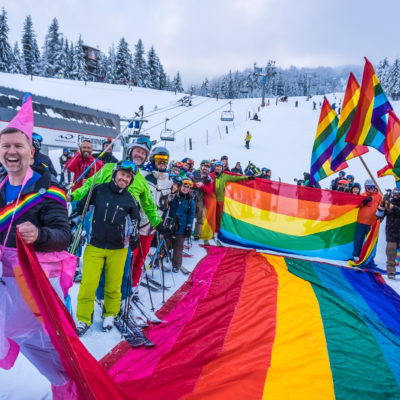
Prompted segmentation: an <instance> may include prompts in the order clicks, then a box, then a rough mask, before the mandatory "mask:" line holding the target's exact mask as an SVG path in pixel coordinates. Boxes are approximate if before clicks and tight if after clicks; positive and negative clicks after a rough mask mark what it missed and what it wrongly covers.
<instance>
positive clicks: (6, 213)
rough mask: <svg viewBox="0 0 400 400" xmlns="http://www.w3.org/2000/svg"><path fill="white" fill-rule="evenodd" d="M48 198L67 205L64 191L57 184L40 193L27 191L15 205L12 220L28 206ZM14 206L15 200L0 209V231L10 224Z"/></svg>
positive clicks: (25, 210)
mask: <svg viewBox="0 0 400 400" xmlns="http://www.w3.org/2000/svg"><path fill="white" fill-rule="evenodd" d="M46 198H50V199H53V200H56V201H58V202H59V203H61V204H62V205H64V206H65V207H66V206H67V203H66V201H67V198H66V195H65V192H64V191H63V190H62V189H60V188H58V187H57V186H50V187H49V188H48V189H47V190H46V191H45V192H43V193H40V191H39V192H36V193H29V194H27V195H25V196H23V197H22V198H21V199H20V200H19V202H18V204H17V207H16V210H15V216H14V221H15V220H17V219H18V218H19V217H20V216H21V215H23V214H24V213H26V212H27V211H28V210H29V209H30V208H32V207H34V206H35V205H36V204H39V203H40V202H42V201H43V200H44V199H46ZM14 208H15V201H13V202H12V203H10V204H7V205H6V206H5V207H3V208H2V209H1V210H0V232H3V231H4V230H5V229H7V228H8V227H9V225H10V222H11V219H12V215H13V212H14Z"/></svg>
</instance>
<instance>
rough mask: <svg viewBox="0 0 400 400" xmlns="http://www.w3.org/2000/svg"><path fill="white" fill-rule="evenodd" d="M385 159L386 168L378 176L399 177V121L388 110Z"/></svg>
mask: <svg viewBox="0 0 400 400" xmlns="http://www.w3.org/2000/svg"><path fill="white" fill-rule="evenodd" d="M385 158H386V161H387V166H385V167H384V168H382V169H381V170H379V171H378V176H379V177H381V176H384V175H389V174H392V175H394V176H397V177H399V176H400V121H399V119H398V118H397V116H396V114H395V113H394V112H393V111H392V110H389V119H388V128H387V134H386V139H385Z"/></svg>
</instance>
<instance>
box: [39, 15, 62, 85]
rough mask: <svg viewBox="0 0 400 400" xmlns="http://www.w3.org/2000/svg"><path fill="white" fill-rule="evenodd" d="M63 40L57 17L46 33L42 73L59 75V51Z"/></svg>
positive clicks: (51, 75)
mask: <svg viewBox="0 0 400 400" xmlns="http://www.w3.org/2000/svg"><path fill="white" fill-rule="evenodd" d="M61 50H62V49H61V40H60V33H59V25H58V21H57V18H54V19H53V21H52V23H51V25H50V26H49V30H48V32H47V35H46V39H45V43H44V51H43V60H42V67H43V71H42V74H43V75H44V76H48V77H53V76H58V73H59V70H58V65H57V58H58V53H59V52H60V51H61Z"/></svg>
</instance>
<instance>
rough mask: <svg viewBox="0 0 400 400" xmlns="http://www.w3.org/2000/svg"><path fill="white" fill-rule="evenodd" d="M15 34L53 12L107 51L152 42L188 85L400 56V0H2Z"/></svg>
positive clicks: (42, 23)
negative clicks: (272, 65) (255, 70)
mask: <svg viewBox="0 0 400 400" xmlns="http://www.w3.org/2000/svg"><path fill="white" fill-rule="evenodd" d="M0 5H1V6H3V7H5V9H6V11H7V13H8V21H9V27H10V32H9V39H10V42H11V43H12V44H13V43H14V42H15V41H16V40H19V41H20V40H21V32H22V27H23V22H24V19H25V17H26V15H27V14H31V16H32V19H33V25H34V29H35V32H36V34H37V36H38V44H39V46H40V47H41V46H42V45H43V40H44V36H45V34H46V32H47V29H48V26H49V25H50V23H51V20H52V19H53V18H54V17H57V19H58V22H59V24H60V30H61V32H62V33H63V34H64V35H65V36H66V37H67V38H68V39H70V40H74V41H75V40H77V38H78V36H79V34H82V38H83V40H84V42H85V43H86V44H88V45H91V46H94V47H97V46H98V47H99V48H100V49H101V50H102V51H104V52H107V51H108V48H109V47H110V45H111V44H112V43H113V42H114V43H115V44H117V43H118V41H119V39H120V38H121V37H122V36H123V37H125V39H126V40H127V41H128V43H129V44H130V45H131V50H132V51H133V45H134V44H135V43H136V42H137V40H138V38H142V40H143V43H144V45H145V49H146V51H147V50H148V49H149V48H150V47H151V45H154V48H155V50H156V52H157V54H158V55H159V57H160V59H161V62H162V63H163V65H164V67H165V69H166V71H167V73H168V74H169V75H170V76H171V77H172V76H173V75H175V74H176V72H177V71H180V73H181V76H182V78H183V82H184V85H185V86H187V85H189V84H190V83H199V82H201V81H202V80H203V78H204V77H206V76H207V77H208V78H209V79H210V78H213V77H216V76H219V75H221V74H224V73H227V72H228V71H229V69H232V70H233V71H235V70H237V69H238V70H242V69H244V68H246V67H250V66H252V64H253V62H257V64H258V65H259V66H262V65H265V64H266V62H267V61H268V59H274V60H276V62H277V64H278V65H279V66H282V67H289V66H290V65H296V66H307V67H315V66H320V65H324V66H337V65H344V64H358V65H363V56H367V57H368V58H369V59H370V60H371V61H372V62H373V63H374V62H375V63H376V62H378V61H379V60H381V59H382V58H383V57H385V56H388V57H389V59H391V60H392V59H393V58H395V57H397V56H399V53H400V52H399V43H398V39H399V34H398V25H399V22H398V20H399V16H400V0H379V1H376V0H335V1H325V0H96V1H95V0H62V1H59V0H52V1H49V0H0Z"/></svg>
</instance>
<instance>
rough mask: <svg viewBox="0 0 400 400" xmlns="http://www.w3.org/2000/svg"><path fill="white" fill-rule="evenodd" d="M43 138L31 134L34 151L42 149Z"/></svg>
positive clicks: (36, 134)
mask: <svg viewBox="0 0 400 400" xmlns="http://www.w3.org/2000/svg"><path fill="white" fill-rule="evenodd" d="M42 142H43V138H42V137H41V136H40V135H39V134H38V133H35V132H33V134H32V144H33V147H34V148H35V149H36V150H38V151H39V150H40V149H41V148H42Z"/></svg>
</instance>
